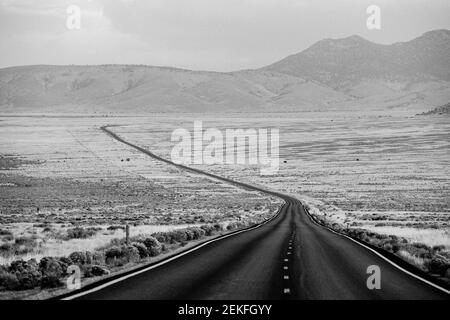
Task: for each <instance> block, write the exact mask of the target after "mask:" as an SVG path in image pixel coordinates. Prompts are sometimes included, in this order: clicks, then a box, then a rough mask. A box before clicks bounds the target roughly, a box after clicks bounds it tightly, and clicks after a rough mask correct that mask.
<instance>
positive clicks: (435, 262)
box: [427, 256, 450, 277]
mask: <svg viewBox="0 0 450 320" xmlns="http://www.w3.org/2000/svg"><path fill="white" fill-rule="evenodd" d="M427 266H428V270H430V272H431V273H434V274H438V275H440V276H443V277H444V276H445V275H446V273H447V270H449V269H450V261H448V260H447V259H445V258H444V257H442V256H436V257H433V258H432V259H431V260H430V261H429V262H428V265H427Z"/></svg>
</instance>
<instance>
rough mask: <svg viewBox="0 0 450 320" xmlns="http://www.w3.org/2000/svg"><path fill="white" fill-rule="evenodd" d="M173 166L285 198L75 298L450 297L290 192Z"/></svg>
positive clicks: (113, 135)
mask: <svg viewBox="0 0 450 320" xmlns="http://www.w3.org/2000/svg"><path fill="white" fill-rule="evenodd" d="M102 130H104V131H105V132H107V133H108V134H109V135H111V136H112V137H113V138H114V139H116V140H118V141H120V142H122V143H125V144H127V145H129V146H131V147H133V148H135V149H137V150H140V151H142V152H144V153H146V154H148V155H149V156H152V157H154V158H156V159H159V160H161V161H165V162H167V163H170V164H173V163H171V162H170V161H168V160H166V159H162V158H160V157H158V156H156V155H154V154H152V153H151V152H149V151H147V150H145V149H142V148H140V147H138V146H135V145H133V144H131V143H129V142H127V141H125V140H123V139H122V138H120V137H119V136H117V135H115V134H114V133H112V132H111V131H109V130H108V129H107V128H102ZM173 165H175V164H173ZM177 166H178V167H182V168H184V169H186V170H191V171H195V172H198V173H202V174H206V175H208V176H212V177H214V178H217V179H221V180H223V181H226V182H229V183H233V184H236V185H239V186H241V187H243V188H247V189H253V190H259V191H263V192H267V193H269V194H272V195H276V196H280V197H282V198H283V199H284V200H285V202H286V204H285V205H284V206H283V207H282V208H281V210H280V212H279V214H278V215H277V216H276V217H275V218H274V219H273V220H271V221H269V222H268V223H266V224H264V225H261V226H260V227H258V228H255V229H252V230H250V231H246V232H241V233H238V234H235V235H233V236H230V237H226V238H224V239H221V240H219V241H214V242H211V243H209V244H207V245H204V246H202V247H201V248H199V249H197V250H195V251H192V252H190V253H188V254H185V255H183V256H180V257H179V258H177V259H174V260H172V261H170V262H167V263H165V264H163V265H161V266H158V267H156V268H153V269H151V270H148V271H145V272H142V273H140V274H137V275H135V276H132V277H129V278H127V279H124V280H122V281H118V282H116V283H114V284H111V285H108V286H105V287H103V288H102V289H100V290H97V291H92V292H89V293H87V294H85V295H82V296H77V297H76V298H77V299H449V298H450V296H449V294H448V293H445V292H443V291H442V290H440V289H438V288H436V287H433V286H432V285H430V284H427V283H425V282H424V281H421V280H419V279H417V278H416V277H414V276H412V275H410V274H408V273H406V272H404V271H402V270H400V269H399V268H398V267H396V266H394V265H393V264H391V263H390V262H389V261H387V260H385V259H384V258H382V257H380V256H379V255H377V254H375V253H374V252H372V251H371V250H369V249H367V248H365V247H363V246H361V245H360V244H358V243H356V242H354V241H352V240H350V239H348V238H346V237H344V236H342V235H339V234H336V233H334V232H332V231H330V230H328V229H326V228H324V227H322V226H320V225H318V224H316V223H315V222H313V221H312V219H311V218H310V216H309V215H308V214H307V213H306V211H305V209H304V208H303V206H302V204H301V203H300V202H299V201H298V200H296V199H294V198H292V197H289V196H286V195H282V194H279V193H274V192H270V191H265V190H262V189H260V188H257V187H252V186H250V185H248V184H241V183H239V182H236V181H232V180H230V179H226V178H221V177H218V176H216V175H212V174H209V173H204V172H202V171H200V170H196V169H191V168H187V167H184V166H179V165H177ZM371 265H376V266H378V267H379V268H380V271H381V289H373V290H370V289H368V288H367V285H366V282H367V278H368V277H369V274H368V273H367V268H368V267H369V266H371ZM94 290H95V289H94Z"/></svg>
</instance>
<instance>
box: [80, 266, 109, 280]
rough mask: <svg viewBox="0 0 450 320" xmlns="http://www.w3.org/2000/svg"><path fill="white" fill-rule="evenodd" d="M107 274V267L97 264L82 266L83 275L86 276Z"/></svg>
mask: <svg viewBox="0 0 450 320" xmlns="http://www.w3.org/2000/svg"><path fill="white" fill-rule="evenodd" d="M108 274H109V270H108V269H106V268H105V267H102V266H98V265H87V266H85V267H84V268H83V275H84V276H85V277H87V278H91V277H100V276H104V275H108Z"/></svg>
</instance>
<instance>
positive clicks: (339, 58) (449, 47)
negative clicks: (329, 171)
mask: <svg viewBox="0 0 450 320" xmlns="http://www.w3.org/2000/svg"><path fill="white" fill-rule="evenodd" d="M448 52H450V30H446V29H440V30H434V31H429V32H426V33H424V34H423V35H422V36H420V37H417V38H415V39H413V40H410V41H407V42H397V43H394V44H390V45H384V44H377V43H373V42H371V41H369V40H366V39H364V38H362V37H360V36H358V35H352V36H349V37H345V38H341V39H323V40H320V41H318V42H316V43H315V44H313V45H312V46H310V47H308V48H307V49H305V50H303V51H301V52H299V53H296V54H293V55H290V56H287V57H286V58H284V59H282V60H280V61H277V62H275V63H273V64H270V65H268V66H265V67H262V68H258V69H248V70H239V71H233V72H215V71H194V70H188V69H182V68H174V67H164V66H147V65H98V66H92V65H87V66H74V65H68V66H53V65H33V66H16V67H8V68H3V69H0V112H30V111H36V110H37V111H41V112H44V111H45V112H53V111H54V110H59V111H62V112H66V111H65V110H72V109H77V110H83V111H85V110H87V111H89V110H95V112H125V111H127V112H128V111H133V112H227V111H229V112H235V111H244V112H253V111H255V112H260V111H267V110H275V111H280V112H283V111H289V112H292V111H317V110H318V111H323V110H328V109H330V108H338V109H339V108H340V106H343V105H354V104H356V103H360V104H363V105H364V106H367V107H368V108H370V107H371V106H377V105H385V104H386V105H390V106H395V104H399V105H400V104H401V105H405V104H408V103H410V104H411V105H417V104H421V105H422V106H424V105H439V104H442V103H445V102H447V101H449V100H450V70H449V69H450V68H449V67H450V55H448V54H447V53H448ZM399 101H401V103H400V102H399Z"/></svg>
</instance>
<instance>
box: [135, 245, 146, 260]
mask: <svg viewBox="0 0 450 320" xmlns="http://www.w3.org/2000/svg"><path fill="white" fill-rule="evenodd" d="M131 245H132V246H133V247H135V248H136V249H137V250H138V251H139V257H140V258H141V259H144V258H146V257H148V249H147V247H146V246H145V244H143V243H141V242H133V243H132V244H131Z"/></svg>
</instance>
